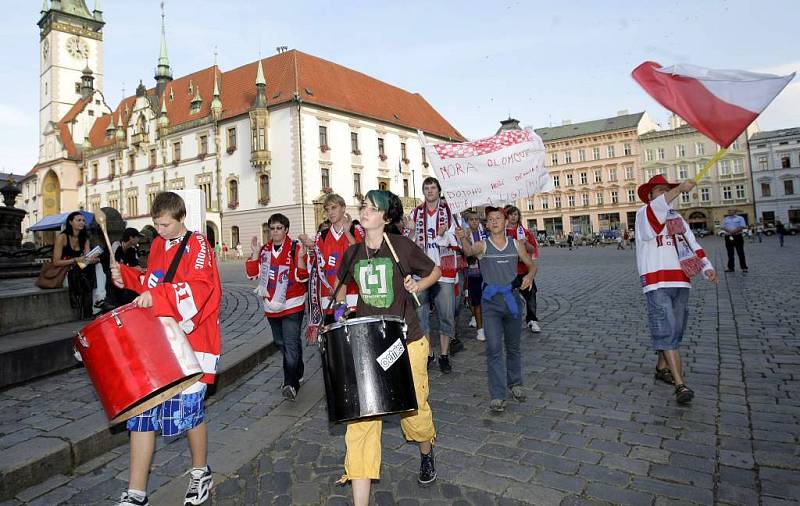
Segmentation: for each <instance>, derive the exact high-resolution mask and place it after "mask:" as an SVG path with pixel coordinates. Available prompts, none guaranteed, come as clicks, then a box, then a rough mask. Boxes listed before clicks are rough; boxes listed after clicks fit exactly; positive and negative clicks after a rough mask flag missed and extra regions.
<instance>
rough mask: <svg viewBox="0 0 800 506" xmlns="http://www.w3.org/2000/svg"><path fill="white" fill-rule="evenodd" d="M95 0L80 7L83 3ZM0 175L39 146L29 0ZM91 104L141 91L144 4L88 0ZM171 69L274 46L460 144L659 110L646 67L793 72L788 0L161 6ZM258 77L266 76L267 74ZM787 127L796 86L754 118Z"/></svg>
mask: <svg viewBox="0 0 800 506" xmlns="http://www.w3.org/2000/svg"><path fill="white" fill-rule="evenodd" d="M94 1H95V0H86V2H87V5H88V7H89V8H90V9H92V8H93V7H94ZM0 7H3V8H2V12H3V14H4V18H5V21H4V23H3V25H4V29H3V31H2V33H0V62H3V63H2V65H0V82H1V83H3V84H2V85H0V89H2V91H1V92H0V172H13V173H18V174H24V173H26V172H27V171H28V170H30V169H31V167H33V165H34V164H35V163H36V158H37V155H38V144H39V131H38V130H39V126H38V111H39V107H40V104H39V95H38V90H39V72H40V69H39V36H38V33H39V29H38V27H37V26H36V22H37V21H38V19H39V16H40V14H39V10H40V8H41V2H40V1H39V0H0ZM102 8H103V15H104V18H105V21H106V26H105V27H104V29H103V33H104V35H103V38H104V58H105V61H104V65H105V89H104V93H105V96H106V100H107V102H108V103H109V104H113V106H114V107H116V105H117V104H118V103H119V101H120V100H121V98H122V97H123V95H122V91H123V89H124V90H125V91H126V94H127V95H131V94H133V92H134V89H135V87H136V85H137V84H138V82H139V79H142V80H143V81H144V83H145V84H146V85H147V86H148V87H152V86H153V85H154V84H155V81H154V80H153V77H152V76H153V70H154V68H155V65H156V60H157V58H158V50H159V34H160V27H161V25H160V23H161V15H160V7H159V0H136V1H135V2H132V1H129V0H124V1H123V0H103V1H102ZM165 8H166V28H167V46H168V51H169V58H170V63H171V65H172V69H173V75H174V76H175V77H179V76H182V75H186V74H189V73H191V72H194V71H196V70H199V69H202V68H206V67H208V66H210V65H212V64H213V63H214V53H215V51H216V52H217V53H218V56H217V61H218V64H219V65H220V67H221V68H222V70H223V71H226V70H230V69H233V68H236V67H238V66H240V65H242V64H245V63H249V62H252V61H255V60H256V59H258V56H259V53H260V54H261V55H263V56H265V57H266V56H269V55H271V54H274V53H275V48H276V47H277V46H288V47H289V48H290V49H297V50H300V51H303V52H305V53H308V54H312V55H315V56H318V57H321V58H324V59H327V60H330V61H333V62H335V63H338V64H340V65H344V66H346V67H349V68H351V69H354V70H357V71H360V72H363V73H365V74H368V75H370V76H373V77H375V78H377V79H380V80H382V81H385V82H387V83H390V84H392V85H395V86H399V87H401V88H403V89H406V90H408V91H411V92H417V93H420V94H421V95H422V96H424V97H425V99H426V100H427V101H428V102H429V103H431V104H432V105H433V107H434V108H436V109H437V110H438V111H439V113H440V114H442V115H443V116H444V117H445V118H446V119H447V120H448V121H449V122H450V123H451V124H453V126H455V128H456V129H458V130H459V131H460V132H461V133H462V134H464V135H465V136H466V137H467V138H470V139H476V138H480V137H486V136H490V135H493V134H494V132H495V131H496V130H497V128H498V127H499V121H500V120H502V119H505V118H507V117H508V116H512V117H514V118H517V119H519V120H520V122H521V123H522V125H525V126H533V127H535V128H539V127H545V126H557V125H561V124H562V121H564V120H570V121H572V122H573V123H577V122H580V121H589V120H593V119H599V118H604V117H609V116H615V115H616V114H617V113H618V111H621V110H627V111H629V112H630V113H634V112H639V111H647V112H648V113H649V114H650V116H651V117H652V118H653V119H654V120H655V121H656V122H658V123H660V124H661V125H662V126H664V127H666V125H667V118H668V114H669V113H668V112H667V111H666V110H665V109H664V108H663V107H661V106H660V105H658V104H657V103H656V102H655V101H653V100H652V99H650V98H649V96H647V95H646V93H645V92H644V91H643V90H642V89H641V88H639V87H638V85H637V84H636V83H635V82H634V81H633V80H632V79H631V77H630V72H631V70H633V69H634V68H635V67H636V66H637V65H639V64H640V63H642V62H643V61H646V60H653V61H656V62H658V63H660V64H662V65H664V66H668V65H671V64H673V63H692V64H695V65H700V66H704V67H712V68H734V69H743V70H751V71H757V72H769V73H777V74H789V73H791V72H794V71H797V70H800V51H798V47H800V45H798V43H797V42H796V34H797V22H798V19H800V2H798V1H797V0H762V1H760V2H754V1H745V0H731V1H722V0H715V1H712V0H690V1H659V2H655V1H645V2H643V1H641V0H639V1H616V0H604V1H592V0H586V1H583V0H570V1H562V2H552V1H547V2H541V1H522V0H520V1H516V0H511V1H503V0H499V1H498V0H489V1H486V0H485V1H483V2H478V1H473V0H462V1H449V0H448V1H436V0H426V1H422V0H405V1H403V2H387V1H375V0H368V1H362V0H357V1H353V0H351V1H345V2H342V1H339V2H332V1H329V2H325V1H318V0H306V1H305V2H270V1H256V0H167V1H166V7H165ZM266 78H267V80H269V76H266ZM758 125H759V127H760V128H761V129H762V130H774V129H778V128H790V127H796V126H800V77H797V78H795V80H794V81H793V82H792V83H791V84H790V85H789V86H788V87H787V88H786V89H785V90H784V91H783V93H782V94H781V95H780V96H779V97H778V98H777V99H776V100H775V102H773V103H772V105H770V107H769V108H768V109H767V110H766V111H765V112H764V114H763V115H762V116H761V117H760V118H759V120H758Z"/></svg>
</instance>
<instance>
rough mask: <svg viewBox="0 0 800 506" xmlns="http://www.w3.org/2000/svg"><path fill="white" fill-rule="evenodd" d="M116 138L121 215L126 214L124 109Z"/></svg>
mask: <svg viewBox="0 0 800 506" xmlns="http://www.w3.org/2000/svg"><path fill="white" fill-rule="evenodd" d="M114 139H115V140H116V144H117V145H116V148H117V153H116V154H117V161H116V162H115V164H116V166H117V167H116V169H117V170H114V172H115V174H114V176H115V177H116V172H119V173H120V174H119V209H118V211H119V214H120V216H124V215H125V212H124V209H125V206H124V202H125V199H124V198H123V195H122V150H123V149H125V127H124V126H123V125H122V111H120V112H119V118H118V119H117V131H116V132H114Z"/></svg>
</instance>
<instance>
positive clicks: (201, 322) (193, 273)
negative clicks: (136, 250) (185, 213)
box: [119, 232, 222, 384]
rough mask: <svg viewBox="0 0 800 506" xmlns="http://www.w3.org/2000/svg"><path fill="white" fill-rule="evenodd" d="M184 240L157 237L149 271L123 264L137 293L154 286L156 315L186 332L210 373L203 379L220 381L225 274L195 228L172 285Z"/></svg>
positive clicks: (127, 282)
mask: <svg viewBox="0 0 800 506" xmlns="http://www.w3.org/2000/svg"><path fill="white" fill-rule="evenodd" d="M182 240H183V238H182V237H180V238H177V239H170V240H168V241H165V240H164V239H162V238H161V237H156V238H155V239H154V240H153V245H152V246H151V248H150V256H149V258H148V260H147V271H145V273H144V274H142V273H141V272H139V271H138V270H136V269H134V268H131V267H128V266H127V265H122V264H120V266H119V268H120V271H121V272H122V280H123V282H124V283H125V288H130V289H131V290H133V291H135V292H137V293H143V292H145V291H147V290H149V291H150V293H151V294H152V296H153V310H154V311H155V313H156V314H157V315H158V316H171V317H173V318H175V320H177V322H178V324H179V325H180V327H181V328H182V329H183V331H184V332H186V336H187V337H188V338H189V343H190V344H191V345H192V349H194V352H195V355H197V360H198V361H199V362H200V367H201V368H202V369H203V372H204V373H205V374H204V375H203V377H202V378H200V381H202V382H203V383H208V384H211V383H214V375H215V374H216V372H217V365H218V363H219V356H220V353H221V351H222V340H221V338H220V328H219V310H220V301H221V299H222V287H221V285H220V282H219V272H218V271H217V265H216V261H215V260H214V255H213V252H212V250H211V247H210V246H209V245H208V242H207V241H206V238H205V237H203V235H202V234H199V233H197V232H194V233H192V236H191V237H190V238H189V242H188V243H187V244H186V251H184V253H183V256H182V257H181V260H180V263H179V264H178V269H177V270H176V271H175V277H174V278H173V280H172V283H169V284H165V283H163V282H162V281H163V280H164V276H165V275H166V273H167V270H168V269H169V266H170V264H171V263H172V259H173V258H174V257H175V253H176V252H177V251H178V248H179V246H180V244H181V241H182Z"/></svg>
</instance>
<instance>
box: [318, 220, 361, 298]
mask: <svg viewBox="0 0 800 506" xmlns="http://www.w3.org/2000/svg"><path fill="white" fill-rule="evenodd" d="M353 237H354V238H355V240H356V244H358V243H360V242H361V241H363V240H364V237H363V235H362V233H361V230H360V228H359V227H356V228H355V231H354V233H353ZM314 244H315V246H316V248H317V250H318V251H319V255H320V256H322V258H318V259H315V260H314V262H313V263H312V265H313V266H314V267H313V268H317V269H319V270H320V271H321V274H324V276H325V281H327V286H326V284H325V283H322V282H320V306H321V308H322V310H323V311H325V312H327V313H333V308H332V306H331V309H329V310H328V306H330V305H331V304H330V302H331V292H333V289H334V288H336V284H337V283H338V278H337V277H336V273H337V272H339V268H340V267H341V264H342V258H343V257H344V252H345V251H347V248H349V247H350V242H349V241H348V240H347V235H346V234H344V233H341V234H338V235H337V234H336V232H334V230H333V228H330V229H328V231H327V232H326V233H324V234H318V235H317V238H316V240H315V241H314ZM309 256H310V254H309ZM314 256H315V257H316V256H318V255H317V254H316V253H315V254H314ZM345 286H346V289H347V306H348V307H351V308H355V307H356V303H357V302H358V285H356V283H355V282H354V281H351V282H349V283H347V284H346V285H345ZM326 310H327V311H326Z"/></svg>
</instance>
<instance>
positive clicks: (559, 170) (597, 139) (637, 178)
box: [520, 111, 658, 238]
mask: <svg viewBox="0 0 800 506" xmlns="http://www.w3.org/2000/svg"><path fill="white" fill-rule="evenodd" d="M657 128H658V125H656V124H655V123H654V122H653V121H652V120H651V119H650V118H649V116H648V115H647V113H644V112H640V113H637V114H628V113H627V111H620V114H619V115H618V116H615V117H612V118H604V119H600V120H594V121H587V122H583V123H576V124H572V123H569V122H565V124H563V125H562V126H558V127H549V128H539V129H536V133H537V134H539V136H541V138H542V140H543V141H544V145H545V150H546V158H545V166H546V167H547V169H548V171H549V172H550V176H551V177H552V178H553V186H554V187H555V189H554V191H553V192H552V193H549V194H541V195H535V196H533V197H531V198H529V199H525V200H523V201H521V202H520V210H521V212H522V220H523V223H525V224H527V226H528V228H531V229H534V228H535V229H537V230H538V231H546V232H547V235H549V236H555V237H556V238H558V237H563V236H564V235H565V234H568V233H571V232H574V233H577V234H582V235H587V234H591V233H596V232H603V231H609V230H620V229H623V228H625V227H627V228H633V224H634V219H635V215H636V210H637V209H638V207H639V206H640V205H641V204H640V203H639V202H637V197H636V187H637V186H638V185H639V184H641V182H642V174H641V170H640V169H639V166H640V159H641V157H640V153H639V141H638V139H639V136H640V135H642V134H644V133H645V132H649V131H651V130H655V129H657Z"/></svg>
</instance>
